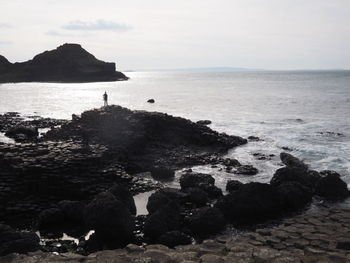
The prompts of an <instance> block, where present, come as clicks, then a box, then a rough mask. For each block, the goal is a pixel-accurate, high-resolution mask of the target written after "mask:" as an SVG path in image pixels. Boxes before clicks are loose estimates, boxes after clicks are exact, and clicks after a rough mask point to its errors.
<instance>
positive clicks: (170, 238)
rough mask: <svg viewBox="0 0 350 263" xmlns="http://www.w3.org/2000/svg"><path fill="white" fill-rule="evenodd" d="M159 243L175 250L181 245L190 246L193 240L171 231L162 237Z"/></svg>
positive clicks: (183, 234)
mask: <svg viewBox="0 0 350 263" xmlns="http://www.w3.org/2000/svg"><path fill="white" fill-rule="evenodd" d="M157 243H159V244H162V245H165V246H168V247H170V248H174V247H175V246H179V245H188V244H191V243H192V238H191V237H190V236H189V235H186V234H185V233H183V232H180V231H170V232H166V233H165V234H163V235H161V236H160V237H159V238H158V241H157Z"/></svg>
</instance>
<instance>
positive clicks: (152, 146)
mask: <svg viewBox="0 0 350 263" xmlns="http://www.w3.org/2000/svg"><path fill="white" fill-rule="evenodd" d="M82 130H84V131H85V133H86V134H87V137H88V138H89V141H93V142H96V143H100V144H104V145H107V146H108V147H109V150H110V151H111V152H112V153H113V154H116V155H118V156H119V157H120V158H119V160H123V161H125V166H126V169H127V171H128V172H130V173H138V172H147V171H151V170H152V169H153V168H154V167H166V168H167V169H170V170H175V169H179V168H183V167H185V166H188V165H195V164H205V163H209V162H210V158H212V156H215V155H216V156H218V155H219V154H223V153H226V152H227V150H228V149H230V148H232V147H235V146H238V145H241V144H244V143H246V142H247V141H246V140H245V139H243V138H240V137H236V136H229V135H226V134H219V133H217V132H215V131H213V130H211V129H210V128H209V127H206V126H203V125H198V124H196V123H193V122H191V121H190V120H186V119H183V118H179V117H173V116H169V115H167V114H163V113H158V112H145V111H131V110H128V109H125V108H122V107H119V106H108V107H104V108H101V109H98V110H91V111H86V112H84V113H82V114H81V118H80V119H78V120H73V121H71V122H70V123H69V124H67V125H63V126H62V127H61V128H60V129H56V130H51V131H49V132H48V133H47V134H46V136H45V139H46V140H62V139H70V138H71V139H81V138H82Z"/></svg>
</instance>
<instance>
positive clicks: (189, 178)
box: [180, 173, 222, 199]
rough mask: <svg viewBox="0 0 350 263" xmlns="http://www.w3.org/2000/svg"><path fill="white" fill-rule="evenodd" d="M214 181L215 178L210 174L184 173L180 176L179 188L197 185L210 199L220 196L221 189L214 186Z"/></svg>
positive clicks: (184, 188)
mask: <svg viewBox="0 0 350 263" xmlns="http://www.w3.org/2000/svg"><path fill="white" fill-rule="evenodd" d="M214 183H215V179H214V178H213V177H212V176H211V175H210V174H202V173H185V174H183V175H182V176H181V177H180V186H181V189H183V190H186V189H187V188H194V187H198V188H200V189H202V190H203V191H204V192H206V193H207V194H208V196H209V198H212V199H214V198H218V197H220V196H222V191H221V189H220V188H218V187H217V186H215V185H214Z"/></svg>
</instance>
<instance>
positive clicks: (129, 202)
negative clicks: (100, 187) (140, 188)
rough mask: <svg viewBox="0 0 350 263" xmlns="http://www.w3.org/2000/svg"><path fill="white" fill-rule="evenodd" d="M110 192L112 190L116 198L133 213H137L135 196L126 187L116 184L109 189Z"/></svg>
mask: <svg viewBox="0 0 350 263" xmlns="http://www.w3.org/2000/svg"><path fill="white" fill-rule="evenodd" d="M109 192H111V193H112V194H113V195H114V197H115V198H117V199H118V200H119V201H121V202H122V203H123V204H124V205H125V206H126V207H127V208H128V209H129V211H130V213H131V214H132V215H136V205H135V200H134V197H133V196H132V194H131V193H130V191H129V190H128V189H127V188H126V187H124V186H121V185H117V184H115V185H114V186H112V188H110V189H109Z"/></svg>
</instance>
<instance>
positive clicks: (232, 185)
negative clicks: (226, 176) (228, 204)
mask: <svg viewBox="0 0 350 263" xmlns="http://www.w3.org/2000/svg"><path fill="white" fill-rule="evenodd" d="M242 185H243V183H242V182H240V181H237V180H229V181H228V182H227V184H226V191H228V192H229V193H232V192H234V191H237V190H238V189H239V188H240V187H241V186H242Z"/></svg>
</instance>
